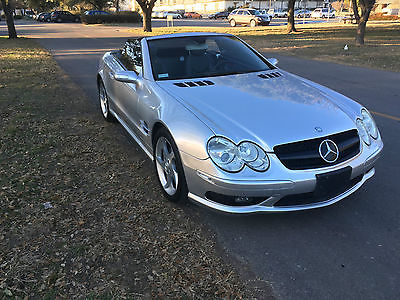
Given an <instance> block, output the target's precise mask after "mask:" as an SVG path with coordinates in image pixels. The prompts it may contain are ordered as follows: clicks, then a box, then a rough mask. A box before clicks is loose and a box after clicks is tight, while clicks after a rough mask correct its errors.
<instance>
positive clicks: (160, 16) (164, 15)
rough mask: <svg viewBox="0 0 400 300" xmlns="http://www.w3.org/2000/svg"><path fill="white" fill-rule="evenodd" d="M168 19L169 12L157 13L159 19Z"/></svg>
mask: <svg viewBox="0 0 400 300" xmlns="http://www.w3.org/2000/svg"><path fill="white" fill-rule="evenodd" d="M166 17H167V12H166V11H159V12H157V18H158V19H164V18H166Z"/></svg>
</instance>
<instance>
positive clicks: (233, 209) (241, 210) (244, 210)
mask: <svg viewBox="0 0 400 300" xmlns="http://www.w3.org/2000/svg"><path fill="white" fill-rule="evenodd" d="M374 174H375V169H374V168H372V169H371V170H369V171H368V172H367V173H365V174H364V176H363V178H362V179H361V181H360V182H358V183H357V184H355V185H354V186H352V187H351V188H350V189H348V190H347V191H345V192H343V193H342V194H340V195H337V196H336V197H333V198H331V199H329V200H327V201H323V202H318V203H313V204H307V205H296V206H285V207H276V206H263V205H262V203H261V204H257V205H250V206H228V205H224V204H220V203H216V202H213V201H210V200H207V199H204V198H201V197H199V196H196V195H194V194H192V193H189V194H188V197H189V198H190V199H192V200H193V201H195V202H197V203H200V204H202V205H205V206H207V207H209V208H213V209H215V210H217V211H221V212H225V213H233V214H249V213H262V212H265V213H270V212H290V211H299V210H308V209H314V208H320V207H324V206H329V205H332V204H334V203H336V202H338V201H340V200H342V199H343V198H346V197H348V196H350V195H351V194H352V193H354V192H355V191H357V190H358V189H359V188H360V187H361V186H362V185H363V184H364V182H365V181H367V180H368V179H370V178H371V177H372V176H374ZM265 202H267V201H264V203H265Z"/></svg>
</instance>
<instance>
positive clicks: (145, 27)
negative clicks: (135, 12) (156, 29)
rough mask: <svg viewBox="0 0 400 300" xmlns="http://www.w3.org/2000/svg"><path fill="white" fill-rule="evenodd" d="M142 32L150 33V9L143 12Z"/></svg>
mask: <svg viewBox="0 0 400 300" xmlns="http://www.w3.org/2000/svg"><path fill="white" fill-rule="evenodd" d="M142 11H143V31H145V32H151V31H152V29H151V11H152V9H151V8H147V9H146V10H143V9H142Z"/></svg>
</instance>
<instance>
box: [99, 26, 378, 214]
mask: <svg viewBox="0 0 400 300" xmlns="http://www.w3.org/2000/svg"><path fill="white" fill-rule="evenodd" d="M276 64H277V60H276V59H266V58H264V57H263V55H261V54H260V53H259V52H257V51H256V50H255V49H253V48H252V47H250V46H249V45H248V44H246V43H245V42H243V41H242V40H240V39H239V38H237V37H235V36H233V35H229V34H215V33H184V34H172V35H161V36H153V37H143V38H138V39H131V40H128V41H127V42H126V43H125V45H124V46H123V47H122V49H120V50H116V51H111V52H107V53H105V54H104V56H103V57H102V59H101V61H100V66H99V71H98V76H97V83H98V90H99V101H100V107H101V112H102V114H103V116H104V118H105V119H106V120H107V121H111V120H113V119H116V120H118V121H119V122H120V123H121V124H122V126H123V127H124V128H125V129H126V130H127V131H128V132H129V134H130V135H132V137H133V138H134V139H135V140H136V142H137V143H138V144H139V145H140V146H141V148H143V150H144V152H145V153H146V154H147V155H148V156H149V157H150V158H151V159H152V160H153V161H154V167H155V170H156V173H157V178H158V180H159V183H160V185H161V187H162V190H163V191H164V194H165V196H166V198H167V199H169V200H171V201H177V200H179V199H186V198H187V197H189V198H190V199H192V200H194V201H195V202H198V203H201V204H203V205H206V206H208V207H211V208H214V209H216V210H219V211H223V212H230V213H253V212H277V211H281V212H282V211H294V210H305V209H311V208H317V207H323V206H327V205H330V204H333V203H335V202H337V201H339V200H341V199H343V198H345V197H347V196H349V195H350V194H351V193H353V192H355V191H356V190H357V189H358V188H360V187H361V186H362V185H363V183H364V182H365V181H366V180H367V179H369V178H371V177H372V176H373V175H374V172H375V170H374V164H375V162H376V160H377V159H378V157H379V154H380V152H381V150H382V148H383V143H382V140H381V137H380V133H379V131H378V129H377V127H376V125H375V122H374V120H373V119H372V117H371V114H370V113H369V112H368V110H367V109H366V108H365V107H363V106H361V105H360V104H358V103H356V102H354V101H352V100H351V99H349V98H347V97H345V96H343V95H341V94H339V93H336V92H334V91H332V90H330V89H328V88H326V87H324V86H321V85H319V84H316V83H314V82H311V81H309V80H307V79H304V78H301V77H298V76H296V75H293V74H290V73H288V72H285V71H283V70H281V69H279V68H277V67H276Z"/></svg>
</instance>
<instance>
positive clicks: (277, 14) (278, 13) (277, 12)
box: [267, 8, 287, 18]
mask: <svg viewBox="0 0 400 300" xmlns="http://www.w3.org/2000/svg"><path fill="white" fill-rule="evenodd" d="M267 13H268V14H269V15H271V16H273V17H274V18H287V9H284V10H282V9H274V8H270V9H269V10H268V11H267Z"/></svg>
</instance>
